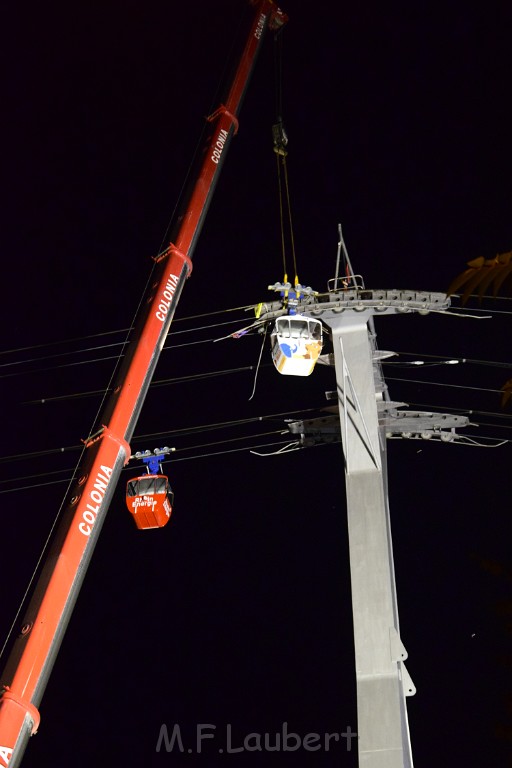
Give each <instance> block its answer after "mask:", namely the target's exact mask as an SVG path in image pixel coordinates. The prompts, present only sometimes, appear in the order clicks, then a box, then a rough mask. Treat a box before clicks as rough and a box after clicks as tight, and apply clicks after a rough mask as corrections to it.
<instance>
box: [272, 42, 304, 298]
mask: <svg viewBox="0 0 512 768" xmlns="http://www.w3.org/2000/svg"><path fill="white" fill-rule="evenodd" d="M282 31H283V30H282V29H280V30H279V31H278V32H276V33H275V35H274V76H275V114H276V122H275V123H274V125H273V126H272V138H273V143H274V153H275V156H276V167H277V187H278V195H279V219H280V228H281V251H282V258H283V273H284V278H283V283H284V284H285V285H286V283H287V282H288V268H287V260H286V251H287V247H286V234H285V231H286V228H288V238H289V241H290V248H291V254H292V260H293V270H294V282H293V284H294V287H296V286H297V285H298V284H299V277H298V274H297V258H296V253H295V238H294V232H293V222H292V209H291V202H290V186H289V183H288V167H287V164H286V158H287V155H288V150H287V146H288V136H287V134H286V131H285V128H284V123H283V86H282V66H283V61H282V49H283V35H282ZM283 185H284V189H283ZM285 209H286V211H285ZM286 215H287V219H288V221H287V224H285V217H286ZM286 296H287V292H285V297H286Z"/></svg>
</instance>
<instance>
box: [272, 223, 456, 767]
mask: <svg viewBox="0 0 512 768" xmlns="http://www.w3.org/2000/svg"><path fill="white" fill-rule="evenodd" d="M339 233H340V244H339V249H338V255H340V253H341V252H343V256H344V268H343V270H339V261H338V264H337V268H336V277H335V278H334V279H333V280H330V281H329V283H328V290H327V293H325V294H321V295H318V294H316V293H315V292H311V293H309V294H303V295H301V296H299V297H298V298H297V303H296V306H295V310H296V313H295V315H294V316H293V317H295V318H297V317H302V318H306V319H308V318H309V319H311V320H314V321H315V322H320V323H323V324H325V325H326V326H328V327H329V328H330V329H331V334H332V344H333V354H331V355H322V358H325V359H322V360H321V362H329V361H332V362H333V363H334V367H335V372H336V395H335V396H336V398H337V400H338V413H339V419H338V420H337V423H336V424H334V425H333V423H332V421H330V420H327V419H326V418H325V417H323V418H321V419H318V420H310V423H309V424H307V425H305V424H304V422H296V423H295V424H294V423H291V424H290V425H289V429H290V431H291V432H292V434H300V435H301V439H304V441H305V440H306V439H307V436H308V433H309V435H313V436H314V437H316V439H322V438H321V436H322V433H323V434H325V435H326V439H330V440H333V438H334V435H333V429H334V431H337V433H338V435H339V434H340V432H341V442H342V446H343V464H344V474H345V487H346V499H347V518H348V536H349V553H350V573H351V590H352V610H353V625H354V648H355V671H356V687H357V734H358V753H359V765H360V766H361V768H362V766H364V768H412V766H413V759H412V750H411V742H410V736H409V725H408V717H407V707H406V698H407V697H409V696H412V695H413V694H414V693H415V692H416V689H415V686H414V684H413V682H412V680H411V677H410V675H409V672H408V670H407V668H406V666H405V663H404V662H405V660H406V659H407V651H406V649H405V646H404V644H403V642H402V639H401V637H400V626H399V617H398V603H397V594H396V583H395V571H394V562H393V544H392V536H391V520H390V513H389V500H388V484H387V453H386V438H387V437H391V436H397V435H400V434H401V435H402V436H403V437H404V438H406V437H411V436H412V435H413V434H415V435H416V434H417V435H420V436H422V437H424V438H425V439H429V438H430V437H433V436H434V437H440V438H441V441H443V442H450V441H451V440H452V438H453V434H454V431H455V428H456V427H463V426H466V425H467V424H468V423H469V421H468V419H466V418H465V417H452V418H451V419H450V418H448V419H446V418H444V417H443V415H441V414H427V413H418V412H411V413H410V412H405V413H404V412H403V411H400V408H401V407H402V406H405V403H397V402H393V401H391V399H390V397H389V394H388V389H387V385H386V382H385V380H384V375H383V372H382V360H383V359H385V358H386V357H389V356H391V355H393V354H394V353H392V352H386V351H381V350H379V349H378V348H377V342H376V333H375V327H374V316H375V315H390V314H412V313H418V314H420V315H427V314H429V312H432V311H434V312H439V313H445V314H449V313H448V309H449V307H450V299H449V297H448V296H447V295H446V294H444V293H432V292H424V291H407V290H405V291H403V290H372V289H367V288H365V286H364V281H363V280H362V277H361V276H359V275H355V274H354V273H353V270H352V267H351V265H350V261H349V260H348V255H347V254H346V249H345V247H344V243H343V241H342V236H341V228H340V229H339ZM340 271H341V274H340ZM276 287H277V286H276ZM285 314H286V310H285V309H284V308H283V306H282V303H279V302H274V303H272V304H266V305H262V307H261V312H260V318H261V320H268V321H273V320H274V319H275V318H277V320H276V323H282V322H283V321H287V320H288V319H289V320H292V319H293V318H288V317H284V315H285ZM316 421H318V422H319V424H318V425H315V422H316ZM443 427H444V429H443ZM447 429H449V430H450V431H446V430H447ZM315 431H316V432H315Z"/></svg>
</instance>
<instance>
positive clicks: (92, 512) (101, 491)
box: [78, 465, 112, 536]
mask: <svg viewBox="0 0 512 768" xmlns="http://www.w3.org/2000/svg"><path fill="white" fill-rule="evenodd" d="M111 474H112V469H111V468H110V467H107V466H105V465H102V466H101V467H100V471H99V472H98V474H97V475H96V481H95V483H94V485H93V487H92V490H91V491H89V501H88V502H87V504H86V505H85V509H84V511H83V512H82V521H81V522H80V523H79V525H78V530H79V531H80V533H83V534H84V536H90V535H91V531H92V527H93V525H94V523H95V521H96V517H97V515H98V512H99V510H100V505H101V502H102V501H103V497H104V496H105V492H106V490H107V485H108V481H109V480H110V476H111Z"/></svg>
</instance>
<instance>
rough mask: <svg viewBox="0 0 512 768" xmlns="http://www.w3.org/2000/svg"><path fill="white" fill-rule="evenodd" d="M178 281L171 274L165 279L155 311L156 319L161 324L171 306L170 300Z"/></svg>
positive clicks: (177, 278)
mask: <svg viewBox="0 0 512 768" xmlns="http://www.w3.org/2000/svg"><path fill="white" fill-rule="evenodd" d="M178 280H179V277H176V275H173V274H172V273H171V274H170V275H169V277H168V278H167V283H166V285H165V288H164V291H163V293H162V299H161V301H160V304H159V305H158V309H157V311H156V319H157V320H160V322H161V323H163V322H164V320H165V318H166V317H167V313H168V311H169V307H170V306H171V301H172V298H173V296H174V293H175V291H176V287H177V285H178Z"/></svg>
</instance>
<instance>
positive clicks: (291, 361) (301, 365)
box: [270, 315, 323, 376]
mask: <svg viewBox="0 0 512 768" xmlns="http://www.w3.org/2000/svg"><path fill="white" fill-rule="evenodd" d="M270 343H271V347H272V360H273V361H274V365H275V367H276V368H277V370H278V371H279V373H282V374H283V375H285V376H309V374H310V373H311V372H312V370H313V368H314V367H315V363H316V361H317V360H318V357H319V356H320V352H321V351H322V344H323V336H322V323H321V322H320V320H314V319H313V318H311V317H305V316H304V315H285V316H284V317H278V318H277V320H276V323H275V326H274V330H273V331H272V333H271V335H270Z"/></svg>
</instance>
